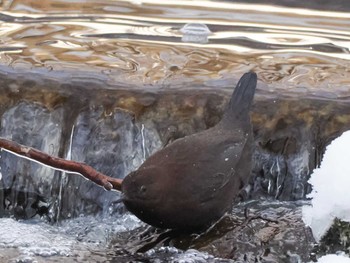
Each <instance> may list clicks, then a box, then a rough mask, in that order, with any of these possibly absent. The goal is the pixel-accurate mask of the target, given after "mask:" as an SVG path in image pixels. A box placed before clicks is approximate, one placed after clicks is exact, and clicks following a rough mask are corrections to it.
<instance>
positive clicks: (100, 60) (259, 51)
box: [0, 0, 350, 93]
mask: <svg viewBox="0 0 350 263" xmlns="http://www.w3.org/2000/svg"><path fill="white" fill-rule="evenodd" d="M349 17H350V13H348V12H335V11H321V10H316V9H305V8H291V7H283V6H277V5H261V4H245V3H229V2H225V1H222V2H217V1H215V2H214V1H171V2H170V1H168V2H164V1H155V0H148V1H141V0H140V1H134V0H133V1H126V0H123V1H84V2H81V1H48V0H43V1H40V2H38V1H34V0H32V1H20V0H14V1H4V2H3V4H2V8H1V13H0V19H1V21H2V22H1V23H0V34H1V35H2V40H1V42H0V63H2V64H6V65H11V66H13V67H17V66H23V65H26V67H47V68H49V69H51V70H52V69H57V68H65V67H68V68H76V69H78V68H79V69H84V68H89V69H94V68H95V69H96V70H97V71H103V72H107V71H108V74H110V75H118V77H119V81H120V82H125V83H129V84H130V83H131V84H132V83H134V84H140V83H143V84H146V85H158V86H163V87H167V86H174V87H176V86H178V87H180V86H181V85H185V84H186V83H197V84H198V86H201V85H202V86H205V85H209V83H211V82H212V81H213V80H214V81H215V80H220V79H228V78H231V77H232V76H231V75H232V74H235V75H236V76H238V75H240V74H242V73H243V72H245V71H247V70H251V69H254V70H255V71H256V72H258V74H259V75H260V78H261V79H262V80H263V81H264V82H266V83H268V84H270V85H271V86H270V88H272V89H282V88H284V89H285V88H289V89H294V88H295V86H298V85H301V86H303V87H306V88H308V89H317V90H322V89H326V90H329V89H332V90H333V91H334V92H335V93H337V88H338V87H339V86H341V85H343V83H346V82H348V78H347V74H346V73H347V68H348V66H349V60H350V54H349V48H350V31H349V30H348V28H349V24H350V22H349ZM188 23H199V24H205V25H207V26H208V28H209V30H210V31H211V32H212V33H211V34H210V35H209V36H208V43H186V42H183V41H182V40H181V39H182V38H183V32H181V30H180V29H181V28H182V27H183V26H184V25H186V24H188ZM106 70H107V71H106ZM233 72H234V73H233ZM187 85H188V84H187Z"/></svg>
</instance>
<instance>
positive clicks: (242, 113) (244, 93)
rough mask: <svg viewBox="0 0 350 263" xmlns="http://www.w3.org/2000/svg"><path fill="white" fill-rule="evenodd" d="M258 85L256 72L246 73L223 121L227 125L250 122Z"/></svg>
mask: <svg viewBox="0 0 350 263" xmlns="http://www.w3.org/2000/svg"><path fill="white" fill-rule="evenodd" d="M256 84H257V76H256V74H255V73H254V72H248V73H245V74H244V75H243V76H242V77H241V79H240V80H239V82H238V84H237V86H236V88H235V90H234V92H233V94H232V97H231V100H230V103H229V105H228V108H227V109H226V111H225V113H224V116H223V119H222V121H223V122H224V123H225V124H229V123H231V122H237V121H238V120H249V111H250V107H251V105H252V103H253V98H254V93H255V89H256Z"/></svg>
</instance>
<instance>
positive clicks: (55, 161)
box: [0, 137, 122, 191]
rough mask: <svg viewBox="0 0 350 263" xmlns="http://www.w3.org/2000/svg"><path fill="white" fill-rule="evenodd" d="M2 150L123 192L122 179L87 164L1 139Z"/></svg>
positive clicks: (0, 146) (105, 187)
mask: <svg viewBox="0 0 350 263" xmlns="http://www.w3.org/2000/svg"><path fill="white" fill-rule="evenodd" d="M0 148H2V149H4V150H6V151H9V152H12V153H14V154H17V155H20V156H24V157H26V158H28V159H31V160H34V161H37V162H39V163H42V164H45V165H47V166H50V167H53V168H56V169H59V170H64V171H67V172H73V173H79V174H81V175H82V176H84V177H85V178H87V179H89V180H90V181H93V182H94V183H96V184H97V185H99V186H102V187H103V188H104V189H106V190H107V191H110V190H117V191H121V184H122V180H121V179H117V178H113V177H110V176H107V175H104V174H102V173H100V172H98V171H96V170H95V169H94V168H92V167H91V166H89V165H87V164H85V163H80V162H75V161H68V160H65V159H62V158H58V157H54V156H51V155H49V154H47V153H44V152H41V151H39V150H36V149H34V148H31V147H27V146H24V145H20V144H18V143H16V142H13V141H11V140H7V139H4V138H1V137H0Z"/></svg>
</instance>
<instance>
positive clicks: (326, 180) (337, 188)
mask: <svg viewBox="0 0 350 263" xmlns="http://www.w3.org/2000/svg"><path fill="white" fill-rule="evenodd" d="M349 150H350V131H346V132H344V133H343V134H342V135H341V136H340V137H338V138H336V139H335V140H333V141H332V142H331V144H330V145H328V146H327V148H326V152H325V154H324V156H323V160H322V162H321V165H320V167H319V168H316V169H315V170H314V171H313V173H312V174H311V177H310V180H309V183H310V184H312V186H313V190H312V192H311V193H310V194H309V195H308V197H310V198H312V200H311V206H305V207H303V220H304V222H305V224H306V225H308V226H310V227H311V229H312V233H313V235H314V238H315V240H316V241H317V242H318V241H320V239H321V238H322V236H323V235H324V234H325V233H326V232H327V230H328V229H329V227H330V226H331V225H332V223H333V220H334V219H335V218H338V219H340V220H342V221H346V222H350V154H349ZM348 260H349V259H348ZM320 262H326V261H320ZM337 262H350V260H349V261H337Z"/></svg>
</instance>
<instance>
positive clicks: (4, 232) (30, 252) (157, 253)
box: [0, 214, 231, 263]
mask: <svg viewBox="0 0 350 263" xmlns="http://www.w3.org/2000/svg"><path fill="white" fill-rule="evenodd" d="M0 225H1V228H0V261H1V262H57V261H59V262H87V261H88V262H101V261H102V262H104V261H106V260H110V262H129V260H132V259H142V258H143V259H144V260H149V261H150V262H165V261H166V262H174V263H175V262H177V263H180V262H188V263H190V262H194V263H195V262H197V263H201V262H231V261H230V260H223V259H218V258H215V257H214V256H212V255H209V254H208V253H205V252H199V251H197V250H195V249H189V250H187V251H182V250H179V249H176V248H174V247H160V248H157V249H151V250H149V251H148V252H146V253H145V254H144V255H142V254H138V255H136V256H135V255H134V256H131V255H130V256H128V255H125V256H124V257H123V258H118V259H114V258H115V257H114V256H113V254H114V250H113V248H111V247H110V242H111V240H112V239H115V238H116V236H118V233H122V232H127V231H130V230H133V229H135V228H136V227H139V226H140V225H143V224H142V223H141V222H140V221H139V220H138V219H137V218H136V217H134V216H132V215H130V214H126V215H123V216H121V217H119V218H112V217H105V218H103V219H102V218H99V217H92V216H85V217H79V218H75V219H70V220H65V221H62V223H60V224H59V225H58V226H57V225H49V224H47V223H45V222H43V221H41V220H38V219H32V220H27V221H16V220H14V219H12V218H1V219H0ZM127 242H128V241H127V240H125V245H126V244H127ZM113 260H114V261H113Z"/></svg>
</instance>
